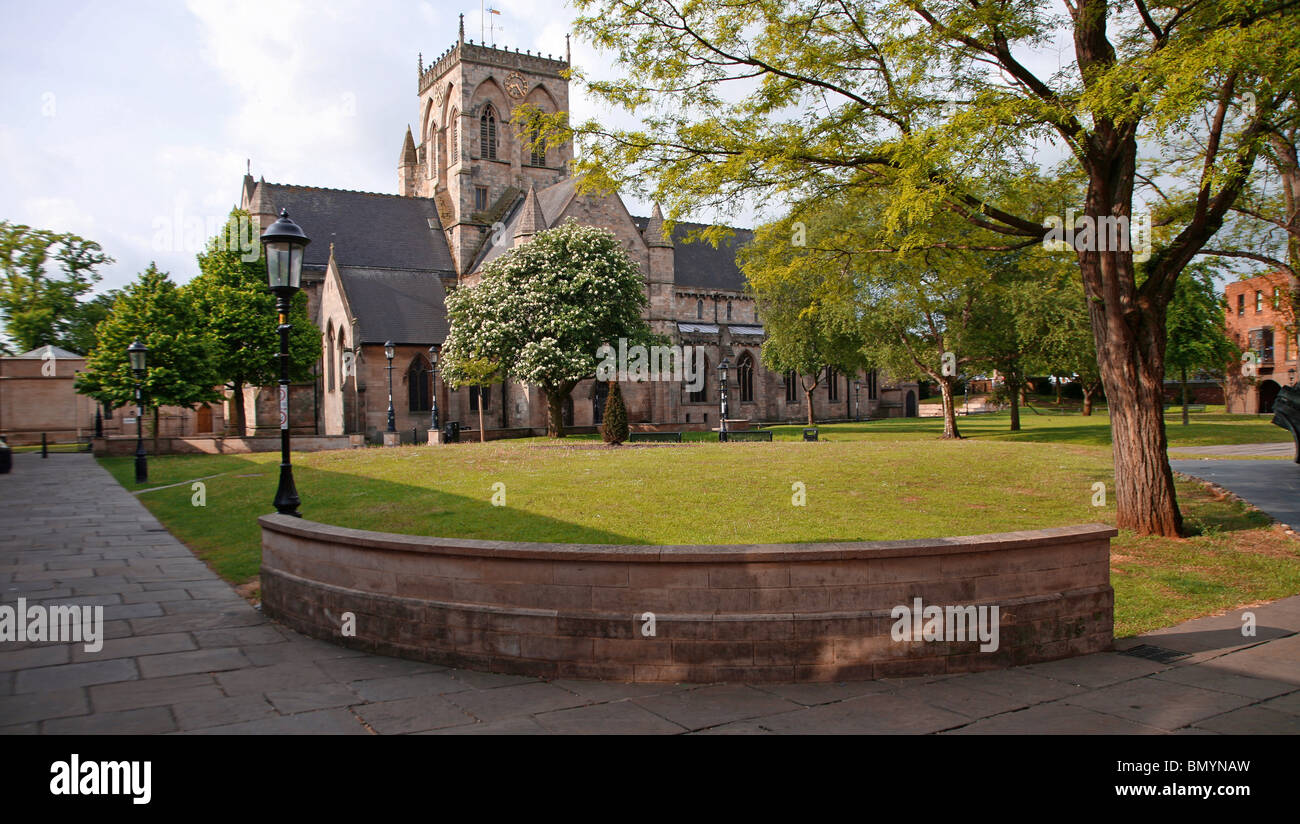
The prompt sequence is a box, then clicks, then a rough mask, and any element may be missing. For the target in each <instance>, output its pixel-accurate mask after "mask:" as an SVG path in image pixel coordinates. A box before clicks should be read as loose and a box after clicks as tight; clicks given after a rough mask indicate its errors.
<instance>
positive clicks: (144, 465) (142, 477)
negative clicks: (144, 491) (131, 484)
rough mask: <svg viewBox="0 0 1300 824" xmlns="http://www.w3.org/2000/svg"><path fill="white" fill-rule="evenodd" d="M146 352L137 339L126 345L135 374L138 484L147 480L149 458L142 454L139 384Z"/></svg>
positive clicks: (142, 414) (136, 471)
mask: <svg viewBox="0 0 1300 824" xmlns="http://www.w3.org/2000/svg"><path fill="white" fill-rule="evenodd" d="M148 353H149V347H147V346H145V345H144V344H143V343H141V342H140V341H138V340H137V341H135V342H134V343H132V344H131V345H130V346H128V347H126V357H127V360H129V361H130V362H131V373H132V374H134V375H135V482H136V483H138V484H142V483H145V482H146V481H148V480H149V459H148V458H147V457H145V454H144V400H143V398H142V396H141V392H140V384H141V382H142V381H144V368H145V355H147V354H148Z"/></svg>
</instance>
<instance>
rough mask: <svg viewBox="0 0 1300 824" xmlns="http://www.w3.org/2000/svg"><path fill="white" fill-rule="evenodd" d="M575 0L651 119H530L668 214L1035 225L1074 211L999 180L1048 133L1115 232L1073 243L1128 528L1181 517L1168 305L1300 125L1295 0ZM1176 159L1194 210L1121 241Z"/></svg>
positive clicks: (1089, 219) (940, 240) (1020, 229)
mask: <svg viewBox="0 0 1300 824" xmlns="http://www.w3.org/2000/svg"><path fill="white" fill-rule="evenodd" d="M576 5H577V7H578V9H579V11H580V12H581V13H582V16H580V17H579V18H578V19H577V21H575V28H576V30H577V32H578V34H579V36H582V37H586V38H587V39H588V40H590V41H591V42H593V43H595V44H597V45H598V46H600V47H602V48H605V49H608V50H610V51H612V52H613V58H614V61H615V63H616V64H617V65H618V66H619V68H620V73H619V74H620V79H616V80H612V81H602V82H591V83H589V84H588V88H589V90H590V91H591V92H592V93H594V95H595V96H596V97H597V98H598V99H601V100H602V101H604V102H606V103H609V104H613V105H614V106H618V107H621V108H623V109H625V110H627V111H629V112H631V113H632V114H633V115H635V116H636V117H638V118H639V119H640V123H639V124H638V125H637V126H635V127H632V128H628V129H615V128H609V127H606V126H604V125H602V124H600V123H598V122H589V123H585V124H580V125H578V126H576V127H572V128H571V127H569V126H568V125H567V124H566V123H565V119H564V118H565V115H564V114H559V115H556V116H553V117H551V118H545V117H541V116H539V115H534V116H532V117H528V118H526V119H527V120H529V121H530V123H529V124H526V125H532V124H533V123H534V122H538V123H540V124H541V125H543V126H544V128H545V129H546V131H547V132H548V133H551V134H557V133H558V134H560V135H574V136H575V137H576V139H577V140H578V141H579V144H580V151H579V153H578V156H579V157H580V158H581V160H580V161H579V162H578V164H577V166H576V169H575V171H576V172H577V173H579V174H582V175H585V179H586V180H588V181H589V182H590V184H591V185H593V186H600V187H606V186H608V187H626V188H628V189H630V190H631V191H633V192H634V193H636V194H644V195H646V196H647V197H648V198H652V199H655V200H658V201H659V202H661V203H665V204H667V206H668V214H669V217H670V218H678V217H680V216H682V215H684V214H687V213H690V212H693V211H695V210H698V209H701V208H709V207H711V208H713V209H715V210H717V211H720V212H723V213H725V212H728V211H730V210H731V209H733V208H734V204H736V203H737V202H743V201H745V200H750V201H758V202H763V201H770V200H773V199H780V200H789V199H794V200H806V199H809V198H812V197H827V198H829V197H842V198H848V199H853V198H856V197H858V196H859V193H860V192H861V191H862V190H865V189H872V188H878V187H879V188H885V189H887V190H888V191H889V193H890V196H889V197H888V198H887V199H886V200H885V201H884V208H885V211H884V215H883V217H884V219H885V220H886V222H887V223H890V224H894V225H904V224H905V225H906V227H907V232H908V237H907V238H906V240H905V242H903V243H901V244H898V245H899V246H900V247H901V248H903V249H910V250H916V249H919V248H921V247H923V246H925V247H929V248H934V249H939V248H950V244H951V243H952V242H953V238H951V237H936V236H934V233H933V232H931V231H929V230H928V228H927V224H928V222H929V221H930V220H931V219H932V218H933V217H935V216H937V215H939V214H940V213H947V214H951V215H956V216H958V217H960V218H961V219H963V220H965V221H967V222H969V223H970V224H971V225H972V226H977V227H980V228H982V229H984V230H985V231H988V232H992V233H996V234H998V235H1002V236H1004V237H1005V238H1007V239H1008V240H1007V242H1008V243H1014V242H1017V241H1018V240H1019V241H1027V242H1031V243H1033V242H1039V241H1043V240H1046V239H1050V238H1052V237H1053V235H1054V233H1055V232H1056V231H1057V230H1059V229H1061V228H1062V222H1061V221H1060V218H1059V215H1061V214H1063V213H1062V212H1056V213H1049V214H1044V213H1036V212H1033V211H1025V210H1021V209H1020V208H1019V205H1020V204H1018V203H1016V201H1015V200H1014V199H1007V198H1005V197H1001V196H999V194H998V193H996V192H994V193H990V192H988V191H986V186H985V182H986V181H988V180H990V179H997V178H999V177H1001V176H1003V175H1004V174H1007V173H1015V172H1018V171H1020V170H1022V169H1023V168H1024V166H1025V164H1026V163H1027V158H1032V157H1033V156H1034V154H1036V153H1038V152H1039V151H1040V149H1041V147H1042V146H1043V145H1044V144H1045V143H1049V144H1051V146H1052V148H1054V149H1056V150H1057V151H1058V152H1059V153H1060V154H1061V155H1062V156H1063V157H1065V159H1066V160H1065V163H1066V164H1067V165H1068V166H1069V167H1070V169H1071V170H1073V171H1074V172H1076V173H1077V174H1078V175H1079V176H1080V178H1081V179H1082V181H1083V187H1084V197H1083V198H1082V200H1081V202H1078V203H1075V204H1073V207H1074V210H1075V211H1076V212H1078V213H1079V215H1080V216H1081V217H1082V218H1083V219H1084V223H1085V225H1091V226H1092V227H1093V228H1094V232H1095V231H1096V230H1100V229H1102V228H1103V227H1104V228H1105V229H1106V232H1107V233H1109V237H1110V239H1109V240H1107V241H1105V242H1101V243H1087V244H1075V245H1074V246H1073V248H1072V250H1071V251H1072V253H1073V258H1074V260H1075V261H1076V262H1077V264H1078V266H1079V268H1080V272H1081V274H1082V279H1083V284H1084V289H1085V290H1086V295H1087V297H1088V301H1089V302H1088V311H1089V316H1090V320H1091V325H1092V329H1093V334H1094V339H1095V343H1096V348H1097V356H1098V364H1099V366H1100V369H1101V374H1102V377H1103V383H1104V384H1105V389H1106V395H1107V398H1108V402H1109V406H1110V414H1111V427H1112V434H1113V451H1114V457H1115V469H1116V473H1115V474H1116V492H1117V495H1116V498H1117V501H1116V511H1117V523H1118V525H1119V526H1120V527H1123V528H1129V529H1133V530H1136V531H1137V532H1139V533H1140V534H1159V535H1171V536H1172V535H1179V534H1181V532H1182V515H1181V513H1180V512H1179V509H1178V504H1177V499H1176V494H1175V489H1174V481H1173V475H1172V473H1171V471H1170V469H1169V466H1168V460H1167V456H1166V454H1165V453H1166V445H1167V439H1166V435H1165V430H1164V417H1163V414H1162V398H1163V380H1164V373H1163V364H1164V343H1165V340H1166V334H1165V331H1166V330H1165V311H1166V307H1167V305H1168V303H1169V301H1170V300H1171V299H1172V297H1173V292H1174V285H1175V283H1176V281H1177V278H1178V276H1179V274H1180V273H1181V272H1182V271H1183V268H1184V267H1185V266H1186V265H1187V264H1188V262H1190V261H1191V260H1192V258H1193V257H1194V256H1195V255H1196V254H1197V253H1198V252H1199V251H1200V250H1202V249H1203V248H1205V246H1206V243H1207V241H1208V240H1209V239H1210V238H1211V237H1213V236H1214V234H1215V232H1216V231H1217V230H1218V229H1219V227H1220V226H1221V225H1222V223H1223V221H1224V219H1225V216H1226V215H1227V214H1228V212H1229V210H1230V209H1231V207H1232V205H1233V203H1234V202H1235V201H1236V200H1237V197H1238V195H1239V194H1240V193H1241V191H1242V189H1243V187H1244V186H1245V185H1246V181H1247V179H1248V178H1249V177H1250V174H1251V171H1252V169H1253V167H1254V165H1255V160H1256V158H1257V156H1258V155H1259V152H1260V148H1261V146H1262V144H1263V143H1264V141H1265V136H1266V134H1267V132H1268V131H1269V130H1270V129H1271V128H1274V127H1277V126H1279V125H1281V126H1289V125H1290V124H1291V123H1294V122H1295V118H1296V117H1297V114H1296V109H1295V107H1294V105H1292V104H1293V103H1294V100H1295V97H1296V95H1297V92H1298V91H1300V27H1297V26H1296V25H1295V8H1294V4H1293V2H1292V0H1168V1H1167V2H1162V3H1159V4H1151V3H1147V2H1142V0H1134V1H1133V2H1113V0H1076V2H1070V3H1066V4H1065V13H1056V12H1055V11H1053V10H1049V9H1048V8H1047V7H1046V6H1045V5H1043V4H1041V3H1038V4H1036V3H1013V2H1009V1H1008V0H990V2H981V3H973V2H960V1H959V0H845V1H844V2H841V3H837V4H827V3H824V2H822V0H790V2H783V3H769V2H721V0H700V2H693V3H685V4H682V3H677V2H674V0H577V4H576ZM1058 42H1064V43H1068V44H1070V46H1071V47H1072V53H1068V54H1065V55H1063V56H1062V59H1061V61H1060V62H1057V61H1051V62H1056V63H1057V65H1058V66H1059V69H1057V70H1051V72H1050V73H1048V72H1047V71H1041V72H1036V71H1035V70H1034V68H1033V66H1034V64H1035V61H1034V60H1032V59H1029V58H1030V57H1039V56H1041V57H1047V56H1049V55H1050V51H1049V49H1051V48H1052V45H1051V44H1054V43H1058ZM1051 56H1054V55H1051ZM1038 62H1041V63H1042V64H1044V65H1047V63H1048V61H1047V60H1042V61H1038ZM1182 132H1190V133H1193V134H1194V135H1195V136H1196V141H1195V143H1194V145H1193V147H1192V148H1191V149H1190V150H1189V151H1185V150H1184V149H1183V148H1182V147H1177V146H1172V145H1171V144H1170V142H1169V141H1168V140H1167V138H1168V136H1170V135H1173V134H1178V133H1182ZM552 139H554V137H553V138H552ZM1139 158H1143V159H1144V160H1145V162H1144V163H1143V162H1139ZM1175 163H1177V164H1179V165H1183V166H1185V167H1187V168H1188V169H1194V170H1195V172H1194V174H1195V177H1194V179H1193V183H1192V185H1191V186H1190V187H1188V189H1187V192H1186V193H1185V196H1182V203H1181V204H1180V205H1181V206H1182V207H1183V208H1180V209H1179V210H1176V211H1175V212H1171V213H1170V214H1169V215H1168V217H1169V219H1168V220H1167V221H1153V225H1154V226H1156V227H1157V228H1158V237H1156V238H1154V239H1153V241H1152V244H1151V249H1150V256H1149V259H1147V260H1145V261H1143V260H1138V259H1135V250H1134V248H1132V246H1131V245H1130V244H1128V243H1126V242H1122V241H1121V240H1120V238H1121V237H1123V236H1124V235H1127V234H1128V231H1127V230H1128V228H1129V222H1130V220H1131V219H1132V218H1133V217H1134V215H1135V192H1136V191H1137V190H1139V189H1140V188H1141V187H1142V186H1144V185H1145V184H1146V183H1147V182H1149V181H1151V180H1152V176H1151V175H1149V174H1143V173H1142V171H1141V169H1146V168H1149V167H1156V168H1161V167H1162V166H1164V165H1173V164H1175ZM1136 207H1137V210H1138V211H1139V212H1140V211H1141V210H1142V209H1143V205H1142V201H1140V200H1139V201H1138V202H1137V203H1136ZM1054 216H1058V217H1057V221H1056V223H1055V224H1053V223H1052V222H1051V221H1050V220H1049V218H1051V217H1054ZM1095 237H1097V235H1096V234H1094V238H1095ZM1125 239H1126V238H1125Z"/></svg>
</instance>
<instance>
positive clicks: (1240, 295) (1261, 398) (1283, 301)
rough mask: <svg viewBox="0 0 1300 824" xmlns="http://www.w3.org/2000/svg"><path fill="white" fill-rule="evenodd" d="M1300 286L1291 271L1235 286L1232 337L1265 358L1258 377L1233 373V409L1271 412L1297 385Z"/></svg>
mask: <svg viewBox="0 0 1300 824" xmlns="http://www.w3.org/2000/svg"><path fill="white" fill-rule="evenodd" d="M1298 289H1300V285H1298V284H1297V281H1296V279H1295V278H1293V277H1291V276H1290V275H1288V274H1286V273H1285V272H1270V273H1268V274H1265V275H1259V276H1257V277H1253V278H1250V279H1249V280H1239V281H1236V282H1233V283H1229V284H1228V286H1227V288H1226V290H1225V294H1226V296H1227V299H1228V308H1227V327H1228V337H1230V338H1232V340H1233V341H1234V342H1235V343H1236V344H1237V345H1238V346H1240V347H1241V348H1242V349H1244V350H1247V351H1250V352H1254V353H1255V355H1256V357H1257V358H1258V359H1259V362H1258V365H1257V367H1256V368H1257V371H1258V374H1257V375H1255V376H1254V377H1251V376H1249V375H1245V374H1243V370H1241V369H1232V370H1230V371H1229V380H1228V396H1227V411H1229V412H1236V413H1247V414H1250V413H1269V412H1272V411H1273V400H1274V399H1275V398H1276V397H1277V393H1278V390H1279V389H1281V388H1282V386H1284V385H1285V386H1290V385H1294V384H1295V382H1296V376H1297V369H1298V368H1300V367H1297V359H1296V356H1297V349H1300V345H1298V344H1297V340H1296V318H1295V304H1294V303H1293V298H1292V296H1294V295H1296V294H1297V290H1298Z"/></svg>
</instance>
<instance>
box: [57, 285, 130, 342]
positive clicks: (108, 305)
mask: <svg viewBox="0 0 1300 824" xmlns="http://www.w3.org/2000/svg"><path fill="white" fill-rule="evenodd" d="M120 295H121V291H120V290H118V289H110V290H109V291H107V292H101V293H99V294H97V295H95V296H94V297H92V298H91V299H90V300H85V301H82V302H81V303H80V304H78V306H77V311H76V312H74V313H73V316H72V318H71V320H70V321H69V322H68V327H67V330H66V332H65V334H64V338H63V339H64V341H65V342H66V346H65V348H67V349H68V350H70V351H73V352H77V353H80V354H83V355H84V354H86V353H88V352H89V351H90V350H91V349H93V348H95V335H96V331H97V329H98V327H99V324H100V323H102V322H103V320H104V319H105V318H107V317H108V315H109V313H110V312H112V311H113V304H114V303H117V299H118V297H119V296H120Z"/></svg>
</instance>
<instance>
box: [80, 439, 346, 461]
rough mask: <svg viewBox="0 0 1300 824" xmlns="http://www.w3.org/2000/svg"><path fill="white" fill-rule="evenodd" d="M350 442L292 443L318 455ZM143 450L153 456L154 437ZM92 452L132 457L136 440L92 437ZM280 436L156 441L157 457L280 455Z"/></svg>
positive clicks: (313, 440) (146, 442)
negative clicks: (261, 453) (274, 453)
mask: <svg viewBox="0 0 1300 824" xmlns="http://www.w3.org/2000/svg"><path fill="white" fill-rule="evenodd" d="M351 445H352V444H351V441H350V439H349V437H348V436H347V435H294V436H293V440H292V443H291V446H292V449H293V451H294V452H320V451H322V450H326V449H348V448H349V447H350V446H351ZM144 449H145V451H146V452H148V453H149V454H150V455H153V454H155V453H154V441H153V438H151V437H149V436H147V435H146V436H145V439H144ZM94 451H95V454H96V455H98V456H101V457H102V456H105V455H134V454H135V437H134V436H132V437H129V438H95V439H94ZM279 451H280V436H279V435H276V436H274V437H269V438H258V437H253V438H225V437H204V436H191V437H184V438H179V437H177V438H159V439H158V452H157V454H159V455H200V454H202V455H242V454H245V453H248V452H279Z"/></svg>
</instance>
